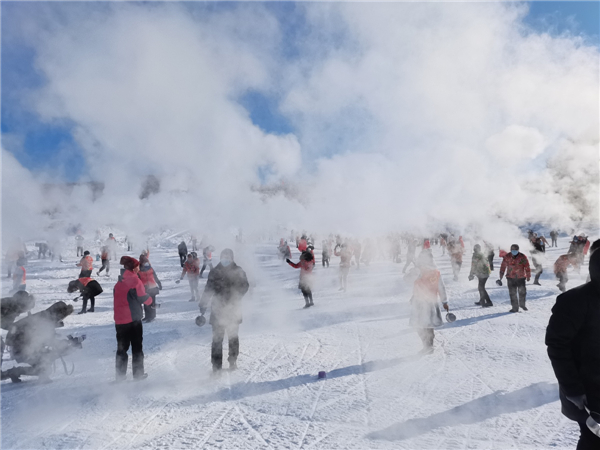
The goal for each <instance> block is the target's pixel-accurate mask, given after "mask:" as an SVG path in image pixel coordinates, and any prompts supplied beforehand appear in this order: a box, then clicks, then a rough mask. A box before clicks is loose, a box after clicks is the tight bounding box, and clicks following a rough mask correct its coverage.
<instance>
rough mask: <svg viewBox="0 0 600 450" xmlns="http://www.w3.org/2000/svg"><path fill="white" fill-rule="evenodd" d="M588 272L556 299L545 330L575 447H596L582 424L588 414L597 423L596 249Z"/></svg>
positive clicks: (599, 270) (599, 268)
mask: <svg viewBox="0 0 600 450" xmlns="http://www.w3.org/2000/svg"><path fill="white" fill-rule="evenodd" d="M596 242H597V243H598V244H600V242H599V241H596ZM563 256H564V255H563ZM589 271H590V278H591V281H590V282H588V283H586V284H584V285H582V286H578V287H576V288H574V289H571V290H569V291H567V292H565V293H563V294H561V295H559V296H558V297H557V298H556V304H555V305H554V307H553V308H552V316H551V317H550V321H549V323H548V328H547V329H546V345H547V347H548V357H549V358H550V362H551V363H552V368H553V369H554V375H555V376H556V379H557V380H558V388H559V396H560V402H561V406H562V408H561V411H562V413H563V414H564V415H565V416H566V417H568V418H569V419H571V420H573V421H575V422H577V423H578V424H579V429H580V437H579V442H578V444H577V450H592V449H594V450H597V449H600V437H598V436H597V435H596V434H594V433H593V432H592V431H591V430H590V429H589V428H588V426H587V424H586V421H587V419H588V417H589V416H591V417H592V419H593V420H594V421H595V422H596V423H600V301H599V299H600V252H594V253H592V255H591V256H590V264H589ZM586 408H587V409H588V410H589V411H590V413H589V414H588V412H587V411H586Z"/></svg>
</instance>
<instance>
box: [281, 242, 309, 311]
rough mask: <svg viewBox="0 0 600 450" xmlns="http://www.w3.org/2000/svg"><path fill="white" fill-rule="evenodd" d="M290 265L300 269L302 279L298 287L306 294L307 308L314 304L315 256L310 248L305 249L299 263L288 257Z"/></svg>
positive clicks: (287, 260)
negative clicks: (313, 273) (313, 278)
mask: <svg viewBox="0 0 600 450" xmlns="http://www.w3.org/2000/svg"><path fill="white" fill-rule="evenodd" d="M285 262H287V263H288V264H289V265H290V266H292V267H293V268H295V269H300V281H299V283H298V289H300V290H301V291H302V295H303V296H304V302H305V305H304V307H305V308H308V307H310V306H314V303H313V297H312V277H313V275H312V272H313V268H314V267H315V257H314V256H313V254H312V252H311V251H310V250H308V249H307V250H305V251H303V252H302V255H300V261H299V262H298V263H294V262H292V261H290V260H289V259H286V260H285Z"/></svg>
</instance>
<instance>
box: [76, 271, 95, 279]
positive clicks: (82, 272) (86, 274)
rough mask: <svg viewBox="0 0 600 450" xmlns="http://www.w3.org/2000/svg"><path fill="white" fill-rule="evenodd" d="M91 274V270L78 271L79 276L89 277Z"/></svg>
mask: <svg viewBox="0 0 600 450" xmlns="http://www.w3.org/2000/svg"><path fill="white" fill-rule="evenodd" d="M91 276H92V271H91V270H83V269H82V270H81V272H79V278H89V277H91Z"/></svg>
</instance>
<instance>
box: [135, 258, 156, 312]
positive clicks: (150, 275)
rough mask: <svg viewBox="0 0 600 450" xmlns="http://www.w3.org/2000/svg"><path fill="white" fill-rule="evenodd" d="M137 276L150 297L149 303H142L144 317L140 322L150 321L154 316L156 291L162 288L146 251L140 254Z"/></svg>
mask: <svg viewBox="0 0 600 450" xmlns="http://www.w3.org/2000/svg"><path fill="white" fill-rule="evenodd" d="M138 276H139V277H140V280H142V283H143V284H144V288H145V289H146V293H147V294H148V295H149V296H150V298H151V299H152V304H151V305H144V319H143V320H142V322H152V321H153V320H154V319H155V318H156V296H157V295H158V291H160V290H162V284H161V282H160V280H159V279H158V277H157V276H156V272H155V271H154V269H153V268H152V266H151V265H150V261H149V260H148V257H147V256H146V253H142V254H141V255H140V271H139V273H138Z"/></svg>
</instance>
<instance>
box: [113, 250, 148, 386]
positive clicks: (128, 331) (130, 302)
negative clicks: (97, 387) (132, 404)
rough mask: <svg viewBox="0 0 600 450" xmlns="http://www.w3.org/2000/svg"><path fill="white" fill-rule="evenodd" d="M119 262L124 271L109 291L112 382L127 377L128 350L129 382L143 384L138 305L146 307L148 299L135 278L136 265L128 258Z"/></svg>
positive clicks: (142, 357) (136, 261)
mask: <svg viewBox="0 0 600 450" xmlns="http://www.w3.org/2000/svg"><path fill="white" fill-rule="evenodd" d="M119 262H120V263H121V265H123V267H124V269H123V270H122V273H121V275H120V276H119V281H117V284H116V285H115V287H114V289H113V299H114V310H115V313H114V317H115V329H116V331H117V354H116V359H115V371H116V381H123V380H125V378H126V376H127V362H128V359H129V357H128V355H127V351H128V350H129V346H131V357H132V364H131V367H132V372H133V379H134V380H143V379H144V378H146V377H147V376H148V374H146V373H145V372H144V351H143V346H142V341H143V336H144V329H143V326H142V305H150V304H151V303H152V299H151V298H150V296H149V295H148V294H147V293H146V290H145V289H144V285H143V283H142V280H140V278H139V277H138V272H139V270H140V263H139V261H138V260H137V259H135V258H132V257H131V256H122V257H121V260H120V261H119Z"/></svg>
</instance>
